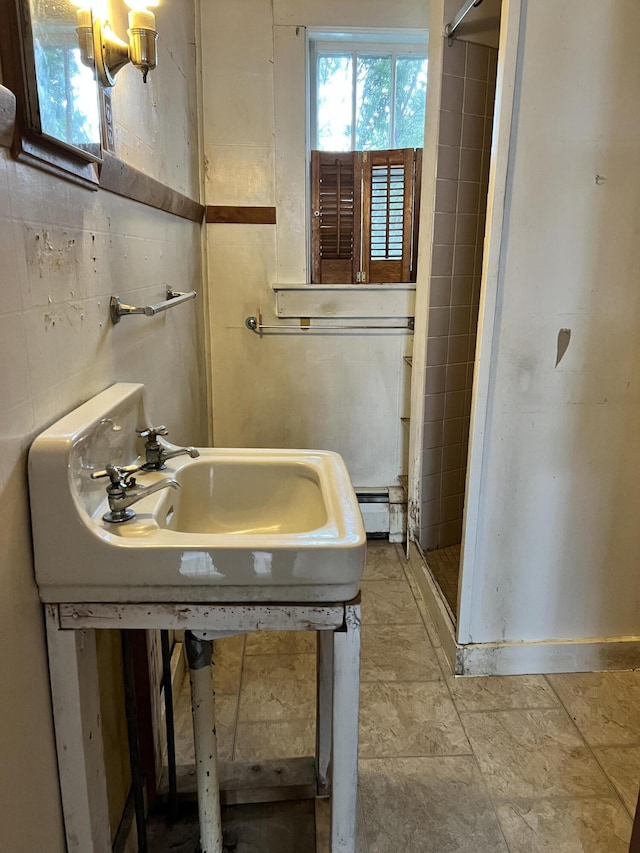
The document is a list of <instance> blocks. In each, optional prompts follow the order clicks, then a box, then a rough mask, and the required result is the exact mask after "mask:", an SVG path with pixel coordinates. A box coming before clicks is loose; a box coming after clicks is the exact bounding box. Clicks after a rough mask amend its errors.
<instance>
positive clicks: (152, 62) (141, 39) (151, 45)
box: [127, 27, 158, 83]
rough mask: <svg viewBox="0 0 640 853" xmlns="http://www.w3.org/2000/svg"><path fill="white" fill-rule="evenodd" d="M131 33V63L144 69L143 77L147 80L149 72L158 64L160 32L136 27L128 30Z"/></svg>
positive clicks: (141, 69)
mask: <svg viewBox="0 0 640 853" xmlns="http://www.w3.org/2000/svg"><path fill="white" fill-rule="evenodd" d="M127 32H128V34H129V58H130V60H131V63H132V64H133V65H135V67H136V68H139V69H140V71H142V79H143V80H144V82H145V83H146V82H147V74H148V73H149V71H153V69H154V68H155V67H156V65H157V64H158V50H157V42H158V33H157V32H156V31H155V30H148V29H142V28H140V27H135V28H134V29H130V30H127Z"/></svg>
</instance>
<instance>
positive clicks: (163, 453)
mask: <svg viewBox="0 0 640 853" xmlns="http://www.w3.org/2000/svg"><path fill="white" fill-rule="evenodd" d="M136 432H137V433H138V435H139V436H140V438H146V439H147V441H146V442H145V445H144V452H145V458H146V462H145V463H144V465H142V466H141V467H142V470H143V471H162V469H163V468H166V467H167V459H173V457H174V456H182V454H183V453H184V454H187V455H189V456H190V457H191V458H192V459H195V458H196V457H197V456H200V453H199V452H198V451H197V450H196V448H195V447H175V446H173V445H171V446H170V447H165V446H163V445H162V444H160V442H159V441H158V436H159V435H168V434H169V431H168V430H167V428H166V427H165V426H159V427H147V428H145V429H138V430H136ZM171 448H173V449H171Z"/></svg>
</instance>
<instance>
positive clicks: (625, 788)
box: [594, 746, 640, 815]
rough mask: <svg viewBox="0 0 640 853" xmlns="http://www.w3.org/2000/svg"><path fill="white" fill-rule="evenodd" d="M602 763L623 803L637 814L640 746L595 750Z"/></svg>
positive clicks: (610, 747) (639, 787) (639, 783)
mask: <svg viewBox="0 0 640 853" xmlns="http://www.w3.org/2000/svg"><path fill="white" fill-rule="evenodd" d="M594 755H595V756H596V758H597V759H598V761H599V762H600V765H601V766H602V768H603V769H604V772H605V773H606V774H607V776H608V777H609V779H610V780H611V782H612V783H613V786H614V788H615V789H616V791H617V792H618V793H619V794H620V796H621V797H622V801H623V802H624V804H625V806H626V807H627V809H628V810H629V814H632V815H633V814H635V810H636V805H637V803H638V791H639V789H640V746H609V747H605V748H604V749H595V750H594Z"/></svg>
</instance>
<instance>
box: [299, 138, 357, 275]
mask: <svg viewBox="0 0 640 853" xmlns="http://www.w3.org/2000/svg"><path fill="white" fill-rule="evenodd" d="M361 183H362V180H361V169H360V157H359V155H358V154H357V152H353V151H348V152H345V153H333V152H325V151H312V152H311V187H312V214H313V215H312V228H311V239H312V252H313V265H312V278H311V280H312V282H314V283H316V284H344V283H349V282H353V281H355V280H356V273H357V272H358V271H359V269H360V245H361V238H360V234H361Z"/></svg>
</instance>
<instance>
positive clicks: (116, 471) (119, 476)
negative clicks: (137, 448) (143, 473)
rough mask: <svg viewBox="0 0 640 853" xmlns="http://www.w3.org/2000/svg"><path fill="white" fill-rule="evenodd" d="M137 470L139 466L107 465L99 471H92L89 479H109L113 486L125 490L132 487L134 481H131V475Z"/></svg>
mask: <svg viewBox="0 0 640 853" xmlns="http://www.w3.org/2000/svg"><path fill="white" fill-rule="evenodd" d="M139 470H140V466H139V465H112V464H111V463H109V464H108V465H106V466H105V468H103V469H102V470H101V471H93V472H92V474H91V479H92V480H99V479H101V478H102V477H109V479H110V480H111V484H112V485H113V486H120V487H121V488H125V489H126V488H128V487H129V486H133V485H134V483H135V480H132V479H131V475H132V474H135V472H136V471H139Z"/></svg>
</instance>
